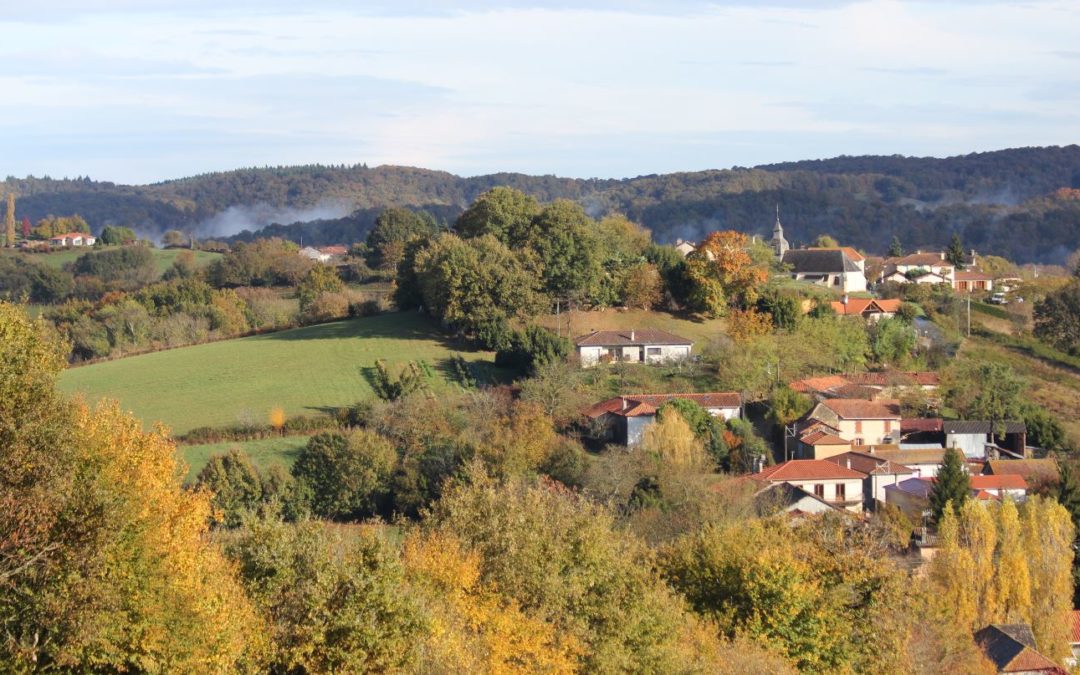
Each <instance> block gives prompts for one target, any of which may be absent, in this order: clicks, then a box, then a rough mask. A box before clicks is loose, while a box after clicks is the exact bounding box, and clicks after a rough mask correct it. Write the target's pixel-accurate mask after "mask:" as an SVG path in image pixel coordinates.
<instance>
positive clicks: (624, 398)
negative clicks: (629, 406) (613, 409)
mask: <svg viewBox="0 0 1080 675" xmlns="http://www.w3.org/2000/svg"><path fill="white" fill-rule="evenodd" d="M619 398H621V399H622V409H623V410H626V397H625V396H620V397H619Z"/></svg>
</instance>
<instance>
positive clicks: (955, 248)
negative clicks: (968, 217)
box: [945, 234, 964, 269]
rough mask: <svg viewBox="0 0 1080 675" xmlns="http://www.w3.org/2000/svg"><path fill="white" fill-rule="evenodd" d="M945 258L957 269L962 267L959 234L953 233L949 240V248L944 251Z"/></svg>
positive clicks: (962, 249) (962, 256)
mask: <svg viewBox="0 0 1080 675" xmlns="http://www.w3.org/2000/svg"><path fill="white" fill-rule="evenodd" d="M945 259H946V260H948V261H949V262H950V263H952V264H953V265H955V266H956V267H957V269H962V268H963V267H964V245H963V244H962V243H960V235H958V234H954V235H953V236H952V240H951V241H949V248H948V249H947V250H946V251H945Z"/></svg>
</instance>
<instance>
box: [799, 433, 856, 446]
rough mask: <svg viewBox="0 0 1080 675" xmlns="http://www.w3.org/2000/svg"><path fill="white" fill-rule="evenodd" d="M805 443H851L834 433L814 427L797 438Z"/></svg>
mask: <svg viewBox="0 0 1080 675" xmlns="http://www.w3.org/2000/svg"><path fill="white" fill-rule="evenodd" d="M799 441H800V442H802V443H805V444H806V445H851V441H848V440H845V439H843V438H840V437H839V436H837V435H836V434H830V433H829V432H827V431H823V430H821V429H816V430H814V431H811V432H810V433H808V434H806V435H805V436H803V437H802V438H800V439H799Z"/></svg>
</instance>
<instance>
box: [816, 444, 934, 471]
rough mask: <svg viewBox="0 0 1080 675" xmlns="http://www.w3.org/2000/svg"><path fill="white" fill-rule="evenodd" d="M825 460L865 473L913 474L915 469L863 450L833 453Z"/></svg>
mask: <svg viewBox="0 0 1080 675" xmlns="http://www.w3.org/2000/svg"><path fill="white" fill-rule="evenodd" d="M824 461H826V462H832V463H833V464H839V465H840V466H843V467H847V468H849V469H851V470H852V471H858V472H859V473H862V474H866V475H868V476H869V475H871V474H875V475H881V474H905V473H906V474H914V473H915V469H912V468H911V467H910V466H904V465H903V464H899V463H897V462H891V461H889V460H887V459H883V458H881V457H874V456H873V455H868V454H866V453H865V452H857V451H854V450H853V451H851V452H844V453H841V454H839V455H833V456H832V457H826V458H825V460H824Z"/></svg>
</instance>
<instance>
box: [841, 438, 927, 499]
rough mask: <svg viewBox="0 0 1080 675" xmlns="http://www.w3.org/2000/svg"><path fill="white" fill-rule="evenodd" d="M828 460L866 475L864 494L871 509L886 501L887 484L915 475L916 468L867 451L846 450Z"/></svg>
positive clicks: (893, 483) (894, 483)
mask: <svg viewBox="0 0 1080 675" xmlns="http://www.w3.org/2000/svg"><path fill="white" fill-rule="evenodd" d="M826 461H828V462H832V463H833V464H837V465H839V466H842V467H845V468H847V469H851V470H852V471H857V472H859V473H860V474H862V475H863V476H864V478H863V496H864V497H865V498H866V507H867V508H871V509H872V508H876V505H877V503H879V502H880V503H884V502H885V488H886V487H887V486H889V485H896V484H897V483H899V482H900V481H903V480H907V479H908V478H914V477H915V469H912V468H911V467H909V466H904V465H903V464H898V463H896V462H893V461H891V460H888V459H885V458H884V457H876V456H874V455H871V454H868V453H865V452H856V451H851V452H845V453H842V454H839V455H833V456H832V457H829V458H828V459H827V460H826Z"/></svg>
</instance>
